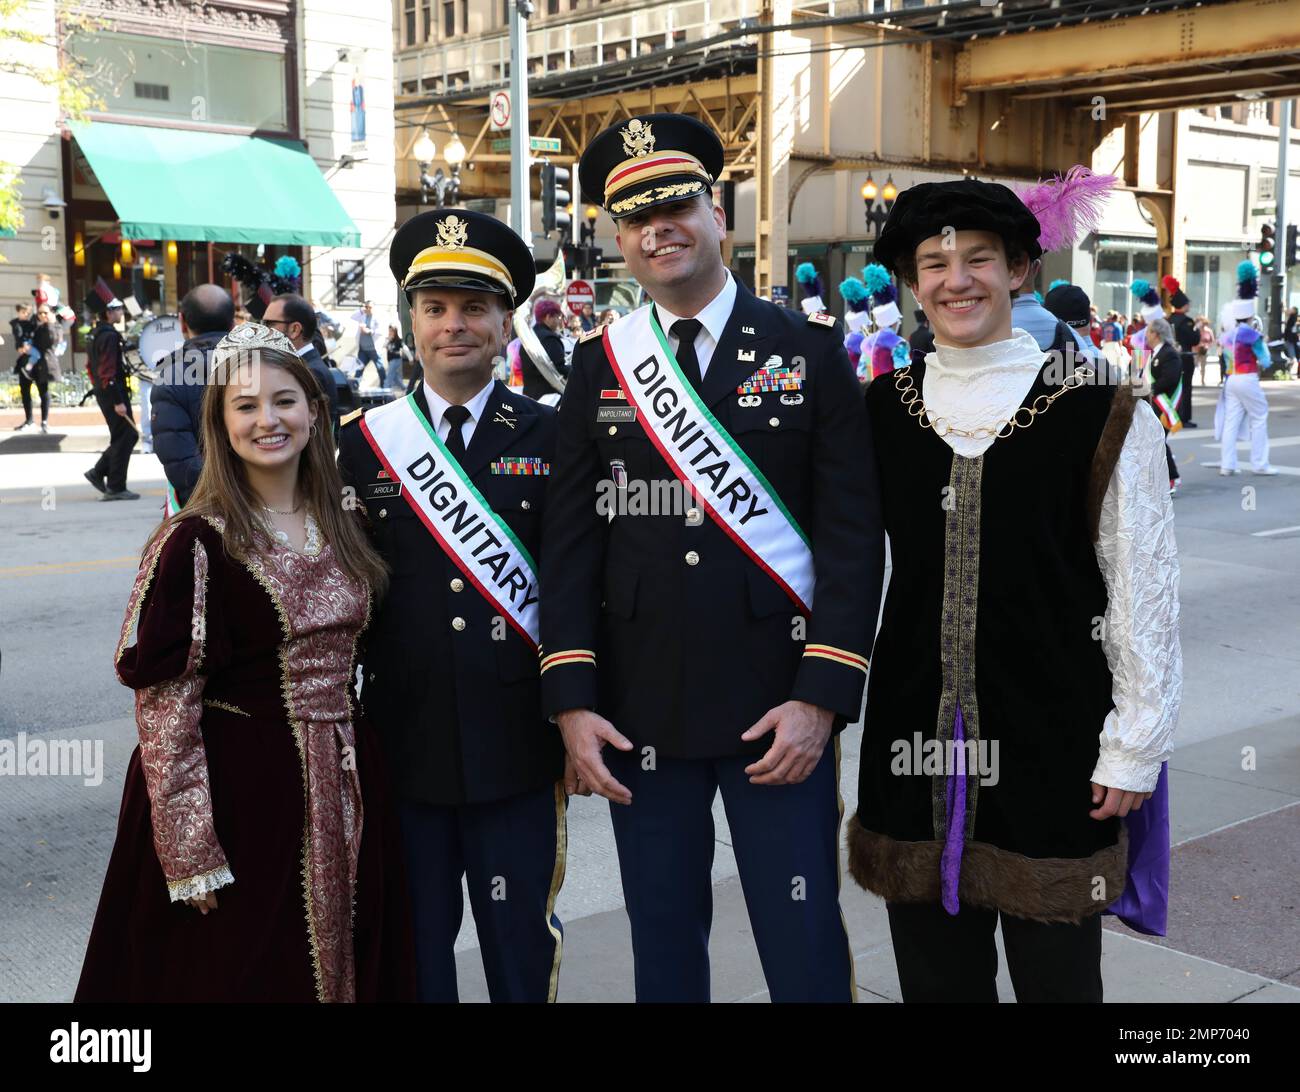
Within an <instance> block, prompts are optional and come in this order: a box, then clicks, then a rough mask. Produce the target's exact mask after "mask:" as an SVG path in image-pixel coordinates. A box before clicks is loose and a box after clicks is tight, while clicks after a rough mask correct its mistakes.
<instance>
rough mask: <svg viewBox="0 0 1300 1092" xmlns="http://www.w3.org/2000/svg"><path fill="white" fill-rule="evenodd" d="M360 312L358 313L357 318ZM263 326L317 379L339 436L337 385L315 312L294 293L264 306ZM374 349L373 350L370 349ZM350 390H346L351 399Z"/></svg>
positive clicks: (278, 297) (332, 423)
mask: <svg viewBox="0 0 1300 1092" xmlns="http://www.w3.org/2000/svg"><path fill="white" fill-rule="evenodd" d="M360 313H362V312H358V314H360ZM262 325H263V326H269V327H271V329H272V330H279V331H280V333H282V334H284V336H285V337H287V338H288V339H289V340H290V341H292V342H293V349H294V352H296V353H297V354H298V355H299V356H300V357H302V362H303V363H304V364H306V365H307V369H308V371H310V372H311V374H312V375H314V376H315V377H316V382H317V383H319V384H320V389H321V391H322V393H323V394H324V395H325V400H326V401H327V402H329V404H330V425H331V428H332V430H333V432H334V433H335V434H337V433H338V427H339V418H340V417H341V416H342V413H341V410H340V405H341V403H340V400H339V389H338V383H337V381H336V379H335V377H334V374H333V372H332V371H331V370H330V366H329V364H328V362H327V359H326V356H325V343H324V341H323V340H320V341H317V340H316V339H318V338H320V332H319V331H318V330H317V328H316V309H315V308H314V307H312V305H311V304H310V303H308V302H307V301H306V300H305V299H303V298H302V297H301V296H300V295H298V294H297V293H296V292H285V293H283V294H281V295H279V296H276V297H275V298H274V299H273V300H271V302H270V303H268V304H267V305H266V312H265V313H264V314H263V315H262ZM372 347H373V346H372ZM351 394H352V388H351V387H348V396H349V398H351Z"/></svg>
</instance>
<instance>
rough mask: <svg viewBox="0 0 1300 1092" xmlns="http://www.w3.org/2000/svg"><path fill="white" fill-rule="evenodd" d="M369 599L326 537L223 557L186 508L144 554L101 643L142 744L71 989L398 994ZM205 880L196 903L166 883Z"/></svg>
mask: <svg viewBox="0 0 1300 1092" xmlns="http://www.w3.org/2000/svg"><path fill="white" fill-rule="evenodd" d="M369 613H370V595H369V592H368V590H367V589H366V588H364V587H363V586H362V585H360V584H358V583H357V582H356V581H354V580H353V579H352V578H350V577H349V576H348V575H347V574H346V573H345V572H344V571H343V570H342V569H341V568H340V567H339V566H338V564H337V563H336V561H335V558H334V555H333V550H332V548H331V547H330V546H329V544H324V545H323V546H321V547H320V549H319V552H318V553H317V554H315V555H314V556H313V555H312V554H309V553H305V552H303V553H299V552H296V551H293V550H291V549H289V548H288V547H286V546H283V545H279V544H276V545H268V547H267V548H266V549H265V550H262V551H259V552H257V553H253V554H251V555H250V556H249V558H248V559H247V561H245V562H239V561H235V560H233V559H232V558H230V557H228V556H227V555H226V554H225V551H224V548H223V542H222V537H221V530H220V521H217V520H206V519H202V518H198V517H191V518H188V519H185V520H182V521H180V522H179V523H178V524H177V525H175V526H174V528H173V529H172V530H171V531H170V533H169V534H168V535H167V537H166V538H165V540H164V541H162V542H161V543H159V544H156V545H155V546H154V547H153V548H152V549H151V550H150V551H149V552H148V554H146V556H145V557H144V559H143V560H142V562H141V566H140V572H139V575H138V576H137V577H136V581H135V587H134V588H133V589H132V592H131V599H130V603H129V606H128V609H127V617H126V620H125V622H124V623H123V628H122V639H121V641H120V643H119V645H118V649H117V658H116V666H117V673H118V677H119V678H120V679H121V680H122V682H123V683H125V684H126V685H127V686H130V687H132V688H133V689H134V690H135V691H136V723H137V726H138V728H139V732H140V746H139V747H138V748H137V749H136V751H135V752H134V754H133V755H132V756H131V762H130V766H129V768H128V770H127V776H126V787H125V790H124V792H123V795H122V809H121V813H120V815H119V818H118V830H117V841H116V844H115V845H114V847H113V853H112V857H111V859H110V860H109V865H108V874H107V876H106V878H105V880H104V890H103V893H102V895H101V896H100V901H99V909H98V911H97V912H96V915H95V924H94V927H93V929H92V931H91V935H90V942H89V945H88V948H87V951H86V959H85V963H84V965H83V967H82V971H81V981H80V983H79V985H78V987H77V994H76V999H77V1000H78V1001H354V1000H355V1001H382V1000H412V999H414V996H415V989H414V960H413V957H412V953H413V947H412V941H411V926H410V918H409V909H408V905H407V895H406V887H405V875H404V872H403V866H402V861H401V850H400V842H399V840H398V830H397V824H396V818H395V816H394V814H393V812H392V810H391V806H390V804H389V802H388V800H387V798H386V795H385V785H384V779H383V769H382V760H381V755H380V754H379V751H378V741H377V740H376V739H375V737H374V734H373V733H372V732H371V731H370V729H369V726H368V725H367V723H366V722H365V720H364V718H363V717H362V716H361V715H359V712H358V710H356V709H355V708H354V702H353V695H352V689H351V682H352V679H353V677H354V675H355V668H356V662H357V642H358V640H359V638H360V636H361V635H362V633H363V631H364V629H365V626H366V623H367V621H368V619H369ZM133 628H134V629H135V631H136V641H135V644H134V645H130V646H128V643H127V642H128V641H129V640H130V637H131V632H132V629H133ZM208 891H214V892H215V895H216V900H217V904H218V905H217V909H215V910H210V911H209V912H208V913H207V914H206V915H204V914H201V913H200V912H199V911H198V910H195V909H193V908H192V907H190V906H189V905H187V904H186V903H185V902H184V901H181V900H183V899H185V898H188V897H192V896H196V895H202V894H205V893H206V892H208Z"/></svg>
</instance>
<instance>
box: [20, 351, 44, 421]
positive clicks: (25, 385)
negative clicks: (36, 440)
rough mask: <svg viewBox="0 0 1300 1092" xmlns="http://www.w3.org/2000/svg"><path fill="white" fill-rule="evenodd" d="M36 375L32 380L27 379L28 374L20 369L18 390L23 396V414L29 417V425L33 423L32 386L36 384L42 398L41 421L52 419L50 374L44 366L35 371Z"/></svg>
mask: <svg viewBox="0 0 1300 1092" xmlns="http://www.w3.org/2000/svg"><path fill="white" fill-rule="evenodd" d="M34 372H35V374H34V375H33V377H32V378H31V379H28V378H27V373H26V372H24V371H23V370H22V369H21V368H20V369H18V388H19V390H20V391H21V392H22V396H23V412H24V413H25V414H26V415H27V423H28V424H29V425H30V424H31V423H32V384H33V383H34V384H36V392H37V393H38V394H39V395H40V396H41V421H42V423H43V422H45V421H48V420H49V418H50V379H49V373H48V372H47V371H46V370H45V367H44V365H39V366H37V367H36V368H35V369H34Z"/></svg>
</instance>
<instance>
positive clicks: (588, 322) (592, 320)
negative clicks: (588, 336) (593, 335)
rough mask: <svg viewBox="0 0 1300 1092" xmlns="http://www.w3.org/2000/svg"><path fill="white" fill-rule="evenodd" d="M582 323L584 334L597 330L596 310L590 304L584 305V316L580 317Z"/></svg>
mask: <svg viewBox="0 0 1300 1092" xmlns="http://www.w3.org/2000/svg"><path fill="white" fill-rule="evenodd" d="M579 317H580V319H581V321H582V331H581V332H582V333H584V334H585V333H586V332H587V331H588V330H594V329H595V328H596V309H595V308H594V307H592V305H591V304H589V303H584V304H583V305H582V314H581V315H580V316H579Z"/></svg>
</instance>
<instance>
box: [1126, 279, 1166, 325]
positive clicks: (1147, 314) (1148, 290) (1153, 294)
mask: <svg viewBox="0 0 1300 1092" xmlns="http://www.w3.org/2000/svg"><path fill="white" fill-rule="evenodd" d="M1128 290H1129V291H1130V292H1132V293H1133V295H1134V296H1136V297H1137V298H1138V301H1139V302H1140V303H1141V304H1142V310H1141V312H1139V313H1140V314H1141V315H1142V321H1143V322H1152V321H1154V320H1155V319H1158V318H1164V317H1165V309H1164V308H1163V307H1161V306H1160V293H1159V292H1157V291H1156V290H1155V289H1154V288H1152V287H1151V284H1150V282H1148V281H1143V280H1136V281H1134V282H1133V283H1132V284H1130V285H1129V286H1128Z"/></svg>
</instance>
